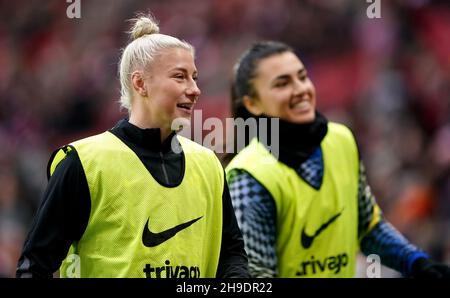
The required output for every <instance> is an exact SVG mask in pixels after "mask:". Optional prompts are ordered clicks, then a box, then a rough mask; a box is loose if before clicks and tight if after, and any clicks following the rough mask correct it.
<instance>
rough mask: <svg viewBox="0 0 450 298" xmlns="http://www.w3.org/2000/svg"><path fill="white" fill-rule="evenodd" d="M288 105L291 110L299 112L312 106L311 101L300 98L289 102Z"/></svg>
mask: <svg viewBox="0 0 450 298" xmlns="http://www.w3.org/2000/svg"><path fill="white" fill-rule="evenodd" d="M289 107H290V108H291V109H293V110H296V111H299V112H306V111H309V110H310V109H311V108H312V105H311V101H309V100H300V101H297V102H295V103H291V104H290V105H289Z"/></svg>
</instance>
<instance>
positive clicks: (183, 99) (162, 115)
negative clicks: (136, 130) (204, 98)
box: [131, 48, 201, 131]
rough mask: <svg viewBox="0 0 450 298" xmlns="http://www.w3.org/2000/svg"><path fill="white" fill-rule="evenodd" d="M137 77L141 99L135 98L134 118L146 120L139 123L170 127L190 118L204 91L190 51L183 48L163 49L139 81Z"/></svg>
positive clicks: (168, 128) (164, 129)
mask: <svg viewBox="0 0 450 298" xmlns="http://www.w3.org/2000/svg"><path fill="white" fill-rule="evenodd" d="M136 78H137V79H136ZM134 80H136V81H137V83H136V84H135V85H137V87H136V89H137V90H138V93H139V94H140V97H141V100H136V101H135V102H134V103H136V104H135V105H133V108H132V112H131V118H133V119H135V118H139V121H138V122H139V123H143V124H142V125H140V126H146V127H154V128H155V127H159V128H161V130H163V131H170V130H171V126H172V122H173V121H174V120H175V119H181V120H184V121H185V122H190V118H191V113H192V111H193V108H194V104H195V103H196V102H197V100H198V97H199V96H200V93H201V91H200V89H199V88H198V86H197V68H196V67H195V63H194V57H193V54H192V53H191V52H190V51H188V50H186V49H183V48H169V49H165V50H163V51H161V52H160V53H159V54H158V55H157V56H156V57H155V58H154V60H153V61H152V62H151V63H150V64H149V66H148V69H147V70H146V71H145V72H144V74H143V79H142V80H141V81H139V77H138V76H135V79H134ZM135 115H138V116H137V117H135ZM143 118H144V119H145V120H143Z"/></svg>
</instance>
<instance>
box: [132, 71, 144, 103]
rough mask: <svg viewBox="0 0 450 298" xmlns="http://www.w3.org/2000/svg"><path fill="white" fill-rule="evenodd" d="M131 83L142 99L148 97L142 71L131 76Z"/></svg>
mask: <svg viewBox="0 0 450 298" xmlns="http://www.w3.org/2000/svg"><path fill="white" fill-rule="evenodd" d="M131 82H132V83H133V89H134V90H135V91H136V92H137V93H138V94H139V95H141V96H142V97H146V96H147V90H146V88H145V81H144V76H143V74H142V71H139V70H136V71H134V72H133V73H132V74H131Z"/></svg>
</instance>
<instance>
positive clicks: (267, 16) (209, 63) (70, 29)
mask: <svg viewBox="0 0 450 298" xmlns="http://www.w3.org/2000/svg"><path fill="white" fill-rule="evenodd" d="M380 2H381V18H374V19H370V18H368V16H367V14H366V12H367V7H368V6H369V5H370V3H368V2H366V1H360V0H310V1H307V0H303V1H300V0H276V1H274V0H268V1H265V0H209V1H208V0H189V1H187V0H173V1H172V0H165V1H156V0H145V1H144V0H131V1H130V0H128V1H125V0H80V4H81V5H80V7H81V18H79V19H78V18H73V19H70V18H68V17H67V15H66V10H67V7H68V6H69V5H70V3H67V2H66V1H57V0H54V1H53V0H52V1H37V0H36V1H25V0H17V1H7V0H0V276H3V277H12V276H14V274H15V268H16V264H17V259H18V257H19V254H20V251H21V248H22V245H23V242H24V239H25V237H26V234H27V232H28V229H29V227H30V225H31V222H32V219H33V215H34V214H35V212H36V210H37V207H38V206H39V204H40V201H41V199H42V194H43V192H44V189H45V187H46V184H47V178H46V166H47V161H48V158H49V156H50V153H51V152H52V151H53V150H55V149H56V148H57V147H58V146H61V145H63V144H65V143H68V142H70V141H73V140H75V139H77V138H81V137H85V136H88V135H92V134H95V133H98V132H101V131H103V130H105V129H108V128H111V127H112V126H113V125H114V124H115V122H116V121H117V120H118V119H120V118H122V117H125V116H126V113H125V112H124V111H121V110H120V107H119V104H118V99H119V82H118V76H117V63H118V61H119V57H120V50H121V49H122V48H123V47H124V46H125V45H126V44H127V39H128V36H127V34H126V33H125V31H126V30H127V29H128V28H129V23H127V22H126V20H127V19H130V18H132V17H133V16H134V13H135V12H137V11H144V12H145V11H148V10H151V12H152V13H153V14H154V15H155V16H156V18H157V19H158V20H159V21H160V29H161V32H162V33H165V34H169V35H174V36H177V37H180V38H182V39H185V40H187V41H189V42H190V43H192V44H193V45H194V46H195V47H196V49H197V53H196V55H197V68H198V69H199V86H200V88H201V89H202V96H201V99H200V102H199V104H198V105H197V108H198V109H201V110H202V112H203V119H205V118H206V117H212V116H214V117H219V118H221V119H224V118H225V117H227V116H229V81H230V78H231V74H232V67H233V64H234V62H235V61H236V59H237V58H238V56H239V55H240V53H241V52H242V51H243V50H244V49H245V48H247V47H248V46H249V45H250V44H251V43H252V42H254V41H256V40H261V39H275V40H281V41H284V42H286V43H288V44H290V45H292V46H293V47H294V48H295V49H296V51H297V52H298V54H299V56H300V57H301V59H302V60H303V62H304V63H305V65H306V67H307V69H308V72H309V74H310V76H311V78H312V81H313V83H314V84H315V86H316V89H317V93H318V98H317V100H318V107H319V109H320V110H321V111H322V112H323V113H324V114H325V115H326V116H327V117H328V118H329V119H332V120H334V121H339V122H342V123H345V124H347V125H348V126H349V127H351V129H352V130H353V131H354V133H355V135H356V137H357V139H358V141H359V146H360V148H361V152H362V158H363V160H364V162H365V164H366V167H367V170H368V176H369V183H370V184H371V186H372V191H373V192H374V193H375V195H376V197H377V200H378V203H379V205H380V206H381V208H382V209H383V210H384V214H385V216H386V217H387V219H388V220H389V221H391V222H392V223H393V224H394V225H395V226H396V227H397V229H398V230H400V231H401V232H402V233H403V234H404V235H405V236H406V237H407V238H408V239H410V240H411V241H412V242H413V243H415V244H416V245H418V246H419V247H421V248H422V249H424V250H426V251H427V252H429V253H430V254H431V255H432V257H434V258H435V259H436V260H439V261H443V262H446V263H447V264H450V121H449V119H450V5H449V2H448V1H431V0H429V1H428V0H390V1H388V0H381V1H380ZM359 262H360V265H361V266H362V267H361V268H364V265H365V264H364V263H365V258H363V257H361V258H360V260H359ZM358 275H359V276H361V277H363V276H365V273H364V270H363V269H361V270H360V272H359V273H358ZM382 276H384V277H396V276H399V275H398V274H397V273H395V272H392V271H389V270H385V271H383V275H382Z"/></svg>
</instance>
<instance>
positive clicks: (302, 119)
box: [292, 110, 316, 124]
mask: <svg viewBox="0 0 450 298" xmlns="http://www.w3.org/2000/svg"><path fill="white" fill-rule="evenodd" d="M314 119H316V113H315V111H314V110H313V111H311V112H309V113H307V114H303V115H296V116H295V117H292V122H294V123H298V124H303V123H309V122H313V121H314Z"/></svg>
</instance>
